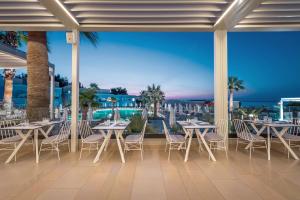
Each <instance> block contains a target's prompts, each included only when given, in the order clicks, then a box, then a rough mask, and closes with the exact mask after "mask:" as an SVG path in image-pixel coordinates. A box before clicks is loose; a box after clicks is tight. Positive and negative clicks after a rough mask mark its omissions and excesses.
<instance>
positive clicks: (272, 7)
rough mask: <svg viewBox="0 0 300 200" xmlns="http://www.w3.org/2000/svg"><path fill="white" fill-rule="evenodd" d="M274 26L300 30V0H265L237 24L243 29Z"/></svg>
mask: <svg viewBox="0 0 300 200" xmlns="http://www.w3.org/2000/svg"><path fill="white" fill-rule="evenodd" d="M274 28H275V29H276V28H278V29H280V28H287V29H288V28H290V29H296V30H297V29H298V30H300V0H264V1H263V2H262V3H261V5H260V6H259V7H258V8H256V9H254V10H253V11H252V13H251V14H249V15H248V16H246V17H245V18H244V19H243V20H241V21H240V22H239V24H238V25H237V26H236V29H242V30H259V29H261V30H272V29H274Z"/></svg>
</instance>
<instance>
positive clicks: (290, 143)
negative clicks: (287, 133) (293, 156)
mask: <svg viewBox="0 0 300 200" xmlns="http://www.w3.org/2000/svg"><path fill="white" fill-rule="evenodd" d="M289 147H290V148H291V140H289ZM288 158H290V151H289V150H288Z"/></svg>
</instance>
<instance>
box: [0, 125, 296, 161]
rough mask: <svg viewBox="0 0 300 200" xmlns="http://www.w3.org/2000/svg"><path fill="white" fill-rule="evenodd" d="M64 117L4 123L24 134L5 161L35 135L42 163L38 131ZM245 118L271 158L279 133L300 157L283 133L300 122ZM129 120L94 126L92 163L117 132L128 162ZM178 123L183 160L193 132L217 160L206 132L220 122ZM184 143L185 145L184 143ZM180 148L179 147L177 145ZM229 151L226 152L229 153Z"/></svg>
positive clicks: (48, 128) (44, 131) (43, 131)
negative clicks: (263, 138) (97, 141)
mask: <svg viewBox="0 0 300 200" xmlns="http://www.w3.org/2000/svg"><path fill="white" fill-rule="evenodd" d="M62 122H63V121H49V120H43V121H38V122H31V123H28V122H25V123H20V124H18V125H14V126H9V127H2V128H1V129H2V130H11V131H15V133H16V134H17V135H18V136H19V137H20V138H21V140H20V142H19V143H18V144H17V145H16V147H15V149H14V150H13V152H12V153H11V154H10V156H9V157H8V159H7V160H6V161H5V163H9V162H11V160H12V159H13V158H14V157H15V156H16V154H17V153H18V152H19V150H20V149H21V147H22V146H23V145H24V144H25V142H26V141H27V140H29V139H30V138H31V137H33V142H34V144H33V146H34V149H35V160H36V163H39V150H38V149H39V146H38V145H39V141H38V139H39V138H38V136H39V134H40V135H42V136H43V137H44V138H48V137H49V134H50V132H51V131H52V130H53V128H54V126H55V125H57V124H60V123H62ZM244 122H246V123H248V124H249V125H250V126H251V127H252V128H253V130H254V132H253V133H252V134H256V135H257V136H260V135H261V134H262V133H263V132H264V131H266V132H267V154H268V160H270V159H271V139H272V135H273V137H276V138H278V139H279V141H280V142H281V143H282V144H283V145H284V146H285V147H286V148H287V150H288V151H289V153H290V154H291V155H292V156H293V157H294V159H296V160H299V157H298V156H297V155H296V154H295V152H294V151H293V149H292V148H291V147H290V146H289V144H287V142H286V140H285V139H284V135H285V134H287V133H288V130H289V129H290V128H291V127H295V126H299V125H295V124H291V123H287V122H272V121H266V120H244ZM129 124H130V121H113V122H111V121H109V120H108V121H106V122H104V123H100V124H98V125H96V126H95V127H93V128H92V130H95V131H99V132H100V133H101V134H102V136H103V138H104V139H103V142H102V144H101V146H100V148H99V149H98V148H97V154H96V156H95V158H94V160H93V163H96V162H98V161H99V159H100V156H101V155H102V153H103V151H106V149H107V148H108V145H109V143H110V141H111V137H112V135H113V134H114V135H115V138H116V142H117V145H118V150H119V154H120V158H121V161H122V163H125V157H124V145H125V140H124V137H123V134H124V131H125V129H126V128H127V126H128V125H129ZM177 124H178V125H180V126H181V128H182V130H183V133H184V139H185V143H182V144H181V145H179V146H178V150H185V156H184V162H187V161H188V158H189V153H190V150H191V145H192V139H193V136H194V134H196V138H197V140H198V143H199V147H200V148H202V146H201V145H202V144H203V145H204V147H205V149H206V151H207V152H208V154H209V158H211V159H212V160H213V161H216V158H215V156H214V154H213V152H212V149H211V147H210V145H208V143H207V141H206V139H205V136H206V135H207V134H208V133H214V132H215V130H216V129H217V126H216V125H214V124H210V123H208V122H203V121H196V120H193V121H191V120H189V121H177ZM184 144H185V145H184ZM176 148H177V147H176ZM249 148H250V144H248V145H247V146H246V147H245V149H249ZM226 155H227V154H226Z"/></svg>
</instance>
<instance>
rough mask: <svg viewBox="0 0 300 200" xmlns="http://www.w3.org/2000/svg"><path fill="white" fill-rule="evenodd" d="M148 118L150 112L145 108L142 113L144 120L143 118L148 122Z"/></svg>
mask: <svg viewBox="0 0 300 200" xmlns="http://www.w3.org/2000/svg"><path fill="white" fill-rule="evenodd" d="M147 117H148V112H147V110H146V109H145V108H144V109H143V111H142V118H143V120H146V119H147Z"/></svg>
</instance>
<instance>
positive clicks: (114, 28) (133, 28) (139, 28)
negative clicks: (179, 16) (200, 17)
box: [79, 24, 213, 32]
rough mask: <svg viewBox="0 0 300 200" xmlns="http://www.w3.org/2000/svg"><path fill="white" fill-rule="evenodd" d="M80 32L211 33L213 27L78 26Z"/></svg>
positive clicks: (190, 25)
mask: <svg viewBox="0 0 300 200" xmlns="http://www.w3.org/2000/svg"><path fill="white" fill-rule="evenodd" d="M79 30H80V31H83V32H91V31H92V32H93V31H98V32H107V31H108V32H111V31H117V32H130V31H133V32H211V31H213V26H211V25H195V24H194V25H192V24H189V25H184V24H181V25H165V24H164V25H158V24H157V25H138V24H131V25H128V24H127V25H125V24H124V25H122V24H117V25H111V24H110V25H108V24H106V25H100V24H82V25H80V29H79Z"/></svg>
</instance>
